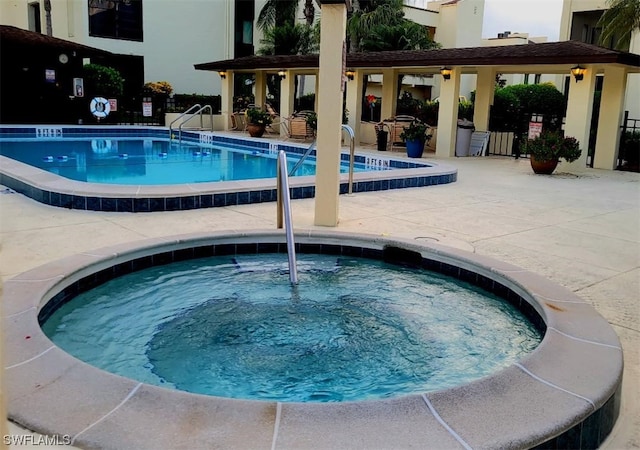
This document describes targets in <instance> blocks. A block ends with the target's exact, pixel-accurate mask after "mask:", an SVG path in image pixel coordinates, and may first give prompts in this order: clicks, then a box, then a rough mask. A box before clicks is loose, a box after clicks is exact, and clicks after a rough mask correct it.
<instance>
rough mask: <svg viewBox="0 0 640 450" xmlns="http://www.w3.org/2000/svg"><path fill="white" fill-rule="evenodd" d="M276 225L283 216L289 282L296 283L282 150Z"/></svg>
mask: <svg viewBox="0 0 640 450" xmlns="http://www.w3.org/2000/svg"><path fill="white" fill-rule="evenodd" d="M277 180H278V181H277V187H276V189H277V190H276V192H277V205H278V219H277V226H278V228H282V226H283V216H284V226H285V227H284V230H285V234H286V236H287V253H288V255H289V280H290V281H291V284H298V268H297V265H296V248H295V243H294V241H293V221H292V219H291V196H290V194H289V176H288V174H287V155H286V153H285V152H284V150H280V151H279V152H278V174H277Z"/></svg>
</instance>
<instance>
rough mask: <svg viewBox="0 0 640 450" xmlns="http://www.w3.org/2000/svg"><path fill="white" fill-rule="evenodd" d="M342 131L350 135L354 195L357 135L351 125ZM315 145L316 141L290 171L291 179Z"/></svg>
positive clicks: (344, 126)
mask: <svg viewBox="0 0 640 450" xmlns="http://www.w3.org/2000/svg"><path fill="white" fill-rule="evenodd" d="M342 131H346V132H347V133H348V134H349V194H353V167H354V165H355V160H356V143H355V139H356V134H355V132H354V131H353V128H351V127H350V126H349V125H342ZM315 145H316V140H315V139H314V140H313V142H312V143H311V145H310V146H309V148H308V149H307V150H306V151H305V152H304V154H303V155H302V157H301V158H300V159H299V160H298V162H297V163H296V165H295V166H293V169H291V170H290V171H289V176H290V177H291V176H293V174H294V173H295V172H296V170H298V169H299V168H300V166H301V165H302V163H303V162H304V160H305V159H307V156H309V154H310V153H311V151H312V150H313V148H314V147H315Z"/></svg>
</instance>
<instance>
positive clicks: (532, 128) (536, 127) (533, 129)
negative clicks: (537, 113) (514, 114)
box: [528, 122, 542, 139]
mask: <svg viewBox="0 0 640 450" xmlns="http://www.w3.org/2000/svg"><path fill="white" fill-rule="evenodd" d="M541 133H542V122H529V135H528V138H529V139H535V138H537V137H538V136H540V134H541Z"/></svg>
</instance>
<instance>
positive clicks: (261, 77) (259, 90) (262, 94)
mask: <svg viewBox="0 0 640 450" xmlns="http://www.w3.org/2000/svg"><path fill="white" fill-rule="evenodd" d="M255 77H256V84H255V88H254V89H255V91H254V93H253V95H254V97H255V102H256V106H262V107H264V103H265V100H266V98H267V81H266V77H265V73H264V72H263V71H258V72H256V73H255Z"/></svg>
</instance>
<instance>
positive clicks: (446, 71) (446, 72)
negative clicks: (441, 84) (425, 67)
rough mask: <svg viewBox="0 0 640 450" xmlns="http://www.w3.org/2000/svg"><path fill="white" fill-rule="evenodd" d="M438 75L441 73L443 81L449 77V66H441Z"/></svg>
mask: <svg viewBox="0 0 640 450" xmlns="http://www.w3.org/2000/svg"><path fill="white" fill-rule="evenodd" d="M440 75H442V78H443V79H444V80H445V81H446V80H449V79H451V69H450V68H449V67H443V68H442V69H440Z"/></svg>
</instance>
